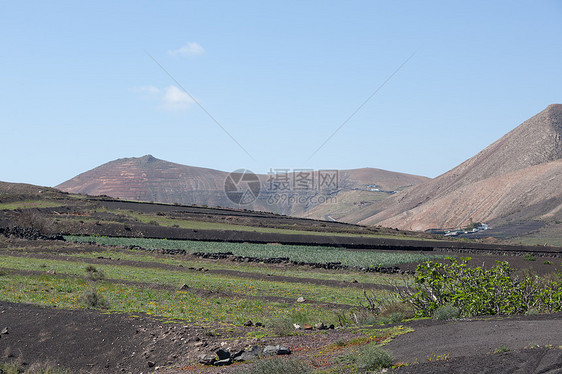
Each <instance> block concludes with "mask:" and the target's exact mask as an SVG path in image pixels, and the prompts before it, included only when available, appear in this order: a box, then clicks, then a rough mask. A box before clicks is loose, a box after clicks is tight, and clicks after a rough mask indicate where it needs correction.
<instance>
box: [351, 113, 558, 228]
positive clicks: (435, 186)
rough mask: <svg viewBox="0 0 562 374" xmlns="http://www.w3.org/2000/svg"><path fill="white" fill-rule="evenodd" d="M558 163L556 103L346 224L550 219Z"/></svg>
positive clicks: (432, 224) (439, 225)
mask: <svg viewBox="0 0 562 374" xmlns="http://www.w3.org/2000/svg"><path fill="white" fill-rule="evenodd" d="M561 159H562V105H560V104H554V105H550V106H548V107H547V108H546V109H545V110H544V111H542V112H540V113H539V114H537V115H536V116H534V117H532V118H530V119H529V120H527V121H525V122H524V123H522V124H521V125H520V126H518V127H517V128H515V129H514V130H513V131H511V132H509V133H508V134H506V135H505V136H503V137H502V138H501V139H499V140H498V141H496V142H495V143H493V144H492V145H490V146H489V147H487V148H486V149H484V150H483V151H482V152H480V153H479V154H477V155H476V156H474V157H472V158H470V159H468V160H467V161H465V162H463V163H462V164H460V165H459V166H457V167H455V168H454V169H452V170H450V171H449V172H447V173H445V174H443V175H441V176H439V177H437V178H435V179H433V180H431V181H429V182H427V183H424V184H422V185H420V186H417V187H415V188H412V189H410V190H408V191H405V192H402V193H400V194H397V195H395V196H393V197H392V198H389V199H387V200H385V201H383V202H382V203H380V204H378V205H377V206H376V207H370V208H367V209H363V210H360V211H358V212H355V213H354V214H353V215H350V216H347V217H346V220H347V221H360V223H362V224H380V225H383V226H389V227H398V228H402V229H411V230H424V229H428V228H446V227H460V226H463V225H467V224H469V223H470V221H471V220H472V221H474V222H477V221H487V222H488V221H492V220H500V221H501V219H502V217H508V216H514V214H515V213H517V212H520V214H519V216H518V219H521V220H529V219H539V220H544V219H548V217H549V213H550V215H551V216H553V215H554V214H555V212H558V211H560V209H562V208H561V207H560V205H561V204H562V183H561V182H562V161H560V160H561ZM529 207H533V209H529ZM557 209H558V210H557ZM498 222H499V221H498ZM504 223H505V222H504Z"/></svg>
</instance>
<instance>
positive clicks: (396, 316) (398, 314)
mask: <svg viewBox="0 0 562 374" xmlns="http://www.w3.org/2000/svg"><path fill="white" fill-rule="evenodd" d="M388 318H390V320H391V321H392V323H399V322H401V321H402V320H403V319H404V315H403V314H402V313H401V312H395V313H392V314H391V315H389V316H388Z"/></svg>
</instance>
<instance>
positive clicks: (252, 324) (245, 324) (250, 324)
mask: <svg viewBox="0 0 562 374" xmlns="http://www.w3.org/2000/svg"><path fill="white" fill-rule="evenodd" d="M244 326H246V327H249V326H254V323H253V322H252V321H250V320H247V321H246V322H244Z"/></svg>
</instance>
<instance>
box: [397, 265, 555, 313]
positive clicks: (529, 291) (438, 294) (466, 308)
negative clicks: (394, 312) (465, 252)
mask: <svg viewBox="0 0 562 374" xmlns="http://www.w3.org/2000/svg"><path fill="white" fill-rule="evenodd" d="M468 260H470V258H461V261H460V262H458V261H457V259H455V258H449V263H434V262H431V261H427V262H424V263H422V264H420V265H418V267H417V269H416V274H415V277H414V285H413V286H412V287H411V288H409V289H407V290H406V291H403V290H397V292H399V293H400V295H401V296H402V298H403V300H404V301H407V302H409V303H411V304H412V305H413V307H414V308H415V310H416V315H417V316H419V317H429V316H432V315H433V313H434V312H435V311H436V310H437V309H438V308H439V307H442V306H445V305H452V306H454V307H456V308H458V309H459V311H460V316H467V317H470V316H475V315H485V314H508V315H509V314H524V313H525V312H527V311H528V310H529V309H536V310H537V311H538V312H547V313H552V312H558V311H562V282H561V281H560V279H559V278H558V279H554V280H552V279H544V278H540V277H538V276H536V275H533V274H531V273H528V272H527V273H523V274H516V273H515V272H514V271H513V270H512V269H511V267H510V265H509V263H507V262H501V261H498V262H497V264H496V265H495V266H493V267H491V268H490V269H484V268H482V267H469V266H468Z"/></svg>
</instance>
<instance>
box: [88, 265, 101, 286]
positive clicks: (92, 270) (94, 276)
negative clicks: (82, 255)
mask: <svg viewBox="0 0 562 374" xmlns="http://www.w3.org/2000/svg"><path fill="white" fill-rule="evenodd" d="M86 274H87V277H88V279H90V280H93V281H94V282H97V281H100V280H102V279H104V278H105V274H104V272H103V271H101V270H98V269H96V267H95V266H93V265H88V266H86Z"/></svg>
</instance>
